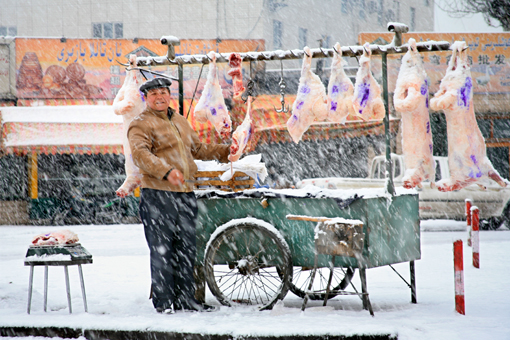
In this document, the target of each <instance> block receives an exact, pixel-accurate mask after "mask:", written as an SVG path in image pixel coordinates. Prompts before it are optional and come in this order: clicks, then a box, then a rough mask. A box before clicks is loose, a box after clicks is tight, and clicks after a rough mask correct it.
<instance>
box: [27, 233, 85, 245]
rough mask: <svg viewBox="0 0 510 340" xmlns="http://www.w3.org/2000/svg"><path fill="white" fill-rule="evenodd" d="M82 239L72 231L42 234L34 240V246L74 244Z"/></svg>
mask: <svg viewBox="0 0 510 340" xmlns="http://www.w3.org/2000/svg"><path fill="white" fill-rule="evenodd" d="M79 240H80V239H79V238H78V235H76V234H75V233H74V232H72V231H70V230H58V231H53V232H51V233H48V234H40V235H37V236H36V237H34V238H33V239H32V244H33V245H36V246H53V245H57V244H73V243H76V242H78V241H79Z"/></svg>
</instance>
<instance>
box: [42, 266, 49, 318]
mask: <svg viewBox="0 0 510 340" xmlns="http://www.w3.org/2000/svg"><path fill="white" fill-rule="evenodd" d="M43 300H44V301H43V305H44V311H45V312H46V311H47V309H48V308H47V306H48V266H44V297H43Z"/></svg>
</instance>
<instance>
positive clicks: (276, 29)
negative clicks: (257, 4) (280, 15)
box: [273, 20, 283, 49]
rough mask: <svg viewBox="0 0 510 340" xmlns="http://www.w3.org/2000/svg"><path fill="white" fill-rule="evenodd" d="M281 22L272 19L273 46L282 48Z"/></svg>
mask: <svg viewBox="0 0 510 340" xmlns="http://www.w3.org/2000/svg"><path fill="white" fill-rule="evenodd" d="M282 35H283V24H282V22H281V21H278V20H273V48H274V49H280V48H282V42H283V41H282Z"/></svg>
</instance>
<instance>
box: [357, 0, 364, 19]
mask: <svg viewBox="0 0 510 340" xmlns="http://www.w3.org/2000/svg"><path fill="white" fill-rule="evenodd" d="M358 15H359V17H360V19H365V16H366V15H365V0H360V2H359V14H358Z"/></svg>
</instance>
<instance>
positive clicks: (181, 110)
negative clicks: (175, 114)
mask: <svg viewBox="0 0 510 340" xmlns="http://www.w3.org/2000/svg"><path fill="white" fill-rule="evenodd" d="M177 71H178V73H179V113H180V114H181V116H184V72H183V66H182V64H179V65H178V66H177Z"/></svg>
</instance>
